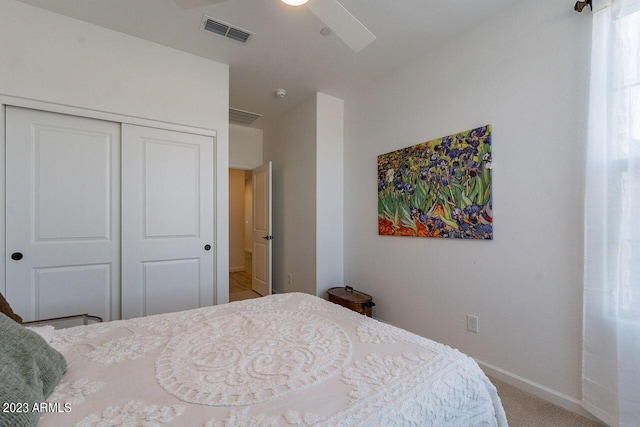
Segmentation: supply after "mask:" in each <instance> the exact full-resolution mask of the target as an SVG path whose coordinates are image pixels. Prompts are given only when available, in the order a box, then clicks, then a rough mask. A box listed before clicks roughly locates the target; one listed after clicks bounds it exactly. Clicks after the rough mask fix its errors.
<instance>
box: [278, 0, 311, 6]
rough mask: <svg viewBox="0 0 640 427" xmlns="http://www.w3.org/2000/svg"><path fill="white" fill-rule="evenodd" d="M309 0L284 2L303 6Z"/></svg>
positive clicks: (287, 0) (284, 0) (285, 0)
mask: <svg viewBox="0 0 640 427" xmlns="http://www.w3.org/2000/svg"><path fill="white" fill-rule="evenodd" d="M308 1H309V0H282V3H286V4H288V5H289V6H302V5H303V4H305V3H306V2H308Z"/></svg>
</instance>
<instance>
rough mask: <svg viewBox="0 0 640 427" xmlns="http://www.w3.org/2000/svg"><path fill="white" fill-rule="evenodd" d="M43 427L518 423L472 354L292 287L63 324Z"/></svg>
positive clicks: (58, 333) (55, 343) (55, 341)
mask: <svg viewBox="0 0 640 427" xmlns="http://www.w3.org/2000/svg"><path fill="white" fill-rule="evenodd" d="M51 346H52V347H53V348H54V349H56V350H58V351H59V352H60V353H61V354H62V355H63V356H64V359H65V360H66V365H67V367H66V372H65V373H64V375H63V376H62V378H61V379H60V381H59V382H58V383H57V385H56V386H55V388H54V389H53V391H52V392H51V394H50V395H49V397H48V399H47V404H48V406H47V408H46V410H45V411H43V413H42V416H41V418H40V420H39V423H38V425H39V426H43V427H46V426H56V427H57V426H62V425H65V426H70V425H77V426H112V425H127V426H138V425H140V426H164V425H167V426H169V425H176V426H207V427H217V426H352V425H365V426H375V425H380V426H396V425H406V426H506V425H507V422H506V417H505V414H504V410H503V408H502V406H501V403H500V399H499V397H498V395H497V392H496V389H495V387H494V386H493V385H492V384H491V382H490V381H489V380H488V378H487V377H486V376H485V375H484V374H483V372H482V371H481V370H480V368H479V367H478V365H477V364H476V363H475V362H474V361H473V360H472V359H471V358H469V357H468V356H466V355H464V354H462V353H460V352H459V351H457V350H454V349H451V348H449V347H447V346H445V345H442V344H439V343H436V342H433V341H430V340H428V339H425V338H422V337H420V336H417V335H415V334H412V333H409V332H407V331H404V330H402V329H399V328H396V327H393V326H390V325H387V324H384V323H381V322H379V321H376V320H373V319H371V318H368V317H366V316H363V315H360V314H358V313H355V312H353V311H350V310H348V309H346V308H343V307H341V306H338V305H336V304H333V303H330V302H328V301H325V300H323V299H321V298H317V297H314V296H310V295H306V294H300V293H290V294H279V295H271V296H268V297H264V298H259V299H253V300H246V301H239V302H235V303H230V304H224V305H219V306H213V307H206V308H201V309H195V310H189V311H184V312H178V313H170V314H161V315H155V316H149V317H144V318H136V319H129V320H124V321H113V322H106V323H96V324H93V325H88V326H79V327H74V328H69V329H61V330H56V331H55V334H54V337H53V339H52V341H51Z"/></svg>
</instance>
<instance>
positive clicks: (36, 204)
mask: <svg viewBox="0 0 640 427" xmlns="http://www.w3.org/2000/svg"><path fill="white" fill-rule="evenodd" d="M6 124H7V126H6V253H7V260H6V283H7V285H6V289H7V299H8V300H9V301H10V303H11V305H12V306H13V308H14V309H15V311H16V312H17V313H18V314H20V315H21V316H22V317H23V318H24V319H25V320H34V319H42V318H50V317H58V316H67V315H73V314H81V313H89V314H92V315H97V316H100V317H103V318H104V319H105V320H112V319H118V318H119V317H120V286H119V285H120V283H119V282H120V280H119V279H120V263H119V260H120V125H119V124H118V123H112V122H104V121H100V120H92V119H86V118H81V117H75V116H67V115H62V114H54V113H48V112H43V111H36V110H29V109H23V108H15V107H7V109H6Z"/></svg>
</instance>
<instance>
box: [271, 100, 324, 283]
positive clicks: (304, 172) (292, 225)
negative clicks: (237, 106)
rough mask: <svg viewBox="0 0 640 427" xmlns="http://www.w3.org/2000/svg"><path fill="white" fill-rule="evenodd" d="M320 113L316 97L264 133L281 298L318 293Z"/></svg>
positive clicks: (275, 279) (275, 269) (275, 267)
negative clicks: (289, 294)
mask: <svg viewBox="0 0 640 427" xmlns="http://www.w3.org/2000/svg"><path fill="white" fill-rule="evenodd" d="M316 110H317V107H316V97H315V96H312V97H311V98H309V99H308V100H306V101H304V102H303V103H302V104H301V105H299V106H297V107H295V108H294V109H292V110H291V111H289V112H288V113H287V114H285V115H284V116H283V117H282V118H281V119H280V120H278V121H276V122H275V123H272V124H268V126H267V127H266V128H265V130H264V160H265V161H269V160H271V161H272V162H273V193H272V200H273V233H272V234H273V252H272V260H273V264H272V265H273V275H272V277H273V290H274V291H275V292H277V293H282V292H293V291H295V292H305V293H309V294H313V295H315V294H316ZM289 274H291V276H292V279H293V280H292V283H291V284H289V283H288V282H287V275H289Z"/></svg>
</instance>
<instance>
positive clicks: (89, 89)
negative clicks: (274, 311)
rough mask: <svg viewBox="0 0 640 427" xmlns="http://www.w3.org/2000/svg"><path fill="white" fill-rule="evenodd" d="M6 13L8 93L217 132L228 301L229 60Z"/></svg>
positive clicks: (223, 295) (57, 19)
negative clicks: (205, 57)
mask: <svg viewBox="0 0 640 427" xmlns="http://www.w3.org/2000/svg"><path fill="white" fill-rule="evenodd" d="M0 11H1V13H0V52H2V60H0V95H6V96H11V97H19V98H27V99H32V100H38V101H45V102H48V103H55V104H60V105H66V106H72V107H79V108H83V109H90V110H96V111H99V112H107V113H114V114H118V115H124V116H131V117H136V118H143V119H150V120H155V121H162V122H168V123H175V124H180V125H187V126H192V127H199V128H203V129H213V130H216V132H217V143H216V152H215V159H214V160H213V161H215V163H216V184H217V185H216V200H217V203H216V231H215V232H216V240H217V241H216V242H215V245H216V247H215V249H216V251H215V253H216V257H217V258H216V265H217V271H216V276H217V291H218V294H217V296H218V302H226V301H228V298H229V296H228V270H229V264H228V263H229V261H228V257H229V254H228V240H229V239H228V226H227V224H228V221H229V218H228V173H229V172H228V156H229V150H228V148H229V124H228V108H229V102H228V100H229V67H228V65H225V64H220V63H217V62H213V61H209V60H207V59H204V58H200V57H197V56H194V55H190V54H187V53H183V52H179V51H177V50H173V49H170V48H167V47H164V46H160V45H157V44H154V43H150V42H147V41H144V40H141V39H137V38H135V37H131V36H127V35H124V34H122V33H118V32H115V31H111V30H108V29H105V28H102V27H98V26H96V25H92V24H88V23H84V22H81V21H78V20H75V19H71V18H68V17H64V16H62V15H57V14H54V13H51V12H48V11H45V10H42V9H39V8H36V7H33V6H30V5H27V4H24V3H20V2H16V1H13V0H0ZM203 94H204V95H206V96H203ZM2 246H4V244H2ZM0 276H1V277H2V278H4V273H3V274H1V275H0ZM2 287H3V286H0V288H2Z"/></svg>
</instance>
